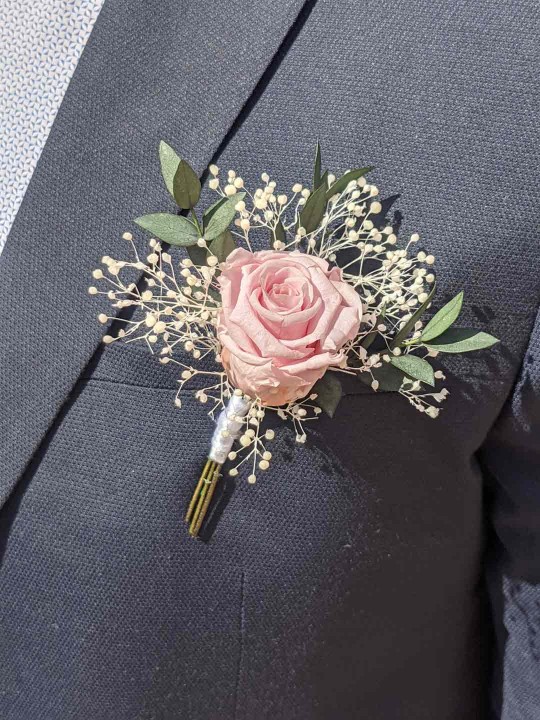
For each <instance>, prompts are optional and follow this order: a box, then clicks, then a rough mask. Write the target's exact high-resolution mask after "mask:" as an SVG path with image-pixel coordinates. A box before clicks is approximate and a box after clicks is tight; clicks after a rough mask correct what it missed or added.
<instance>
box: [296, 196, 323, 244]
mask: <svg viewBox="0 0 540 720" xmlns="http://www.w3.org/2000/svg"><path fill="white" fill-rule="evenodd" d="M326 202H327V200H326V185H320V186H319V187H318V188H317V190H315V192H313V193H311V195H310V196H309V197H308V199H307V202H306V204H305V205H304V207H303V208H302V211H301V213H300V225H301V226H302V227H303V228H304V229H305V231H306V233H307V234H308V235H309V233H312V232H313V231H314V230H316V229H317V227H318V226H319V224H320V222H321V220H322V219H323V217H324V213H325V211H326Z"/></svg>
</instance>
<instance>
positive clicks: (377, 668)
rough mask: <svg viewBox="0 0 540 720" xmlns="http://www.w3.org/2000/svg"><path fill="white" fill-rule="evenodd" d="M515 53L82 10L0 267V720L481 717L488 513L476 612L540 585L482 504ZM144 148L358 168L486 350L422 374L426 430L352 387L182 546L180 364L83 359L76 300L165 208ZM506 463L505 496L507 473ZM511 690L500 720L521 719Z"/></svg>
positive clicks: (232, 21) (520, 77)
mask: <svg viewBox="0 0 540 720" xmlns="http://www.w3.org/2000/svg"><path fill="white" fill-rule="evenodd" d="M299 12H301V15H300V17H299V18H298V13H299ZM287 32H289V35H288V36H287V38H286V40H285V44H284V45H282V46H281V48H280V49H278V48H279V46H280V43H281V42H282V40H283V39H284V38H285V37H286V34H287ZM537 32H538V23H537V8H536V6H535V3H533V2H529V0H523V1H522V2H519V3H517V4H513V5H512V6H511V7H510V6H508V5H503V4H502V3H498V2H488V1H487V0H483V1H482V2H481V3H474V4H473V3H468V2H457V3H456V2H442V3H430V2H427V0H426V1H425V2H424V1H422V2H417V3H414V4H411V3H404V2H397V3H396V2H387V1H386V0H384V1H383V2H379V3H377V4H372V3H364V4H361V5H359V4H358V3H356V2H353V0H340V1H339V2H334V1H331V0H319V1H318V2H316V3H313V2H310V3H308V4H306V5H305V6H304V9H303V10H301V3H300V2H296V3H291V2H285V1H283V2H277V3H276V2H274V3H272V4H269V3H262V2H255V3H242V2H239V1H232V0H227V2H220V3H215V4H212V9H211V11H210V10H209V7H208V4H207V3H203V2H200V3H199V2H194V3H193V2H192V3H173V2H162V3H159V4H156V5H153V4H152V6H150V5H149V4H147V3H143V2H138V1H137V2H133V0H131V2H127V0H114V1H113V0H109V1H108V2H107V1H106V2H105V5H104V9H103V10H102V13H101V15H100V17H99V19H98V22H97V24H96V27H95V30H94V32H93V33H92V36H91V38H90V42H89V45H88V47H87V50H86V51H85V53H84V55H83V58H82V60H81V64H80V65H79V68H78V70H77V73H76V75H75V77H74V80H73V82H72V85H71V87H70V89H69V91H68V94H67V96H66V99H65V101H64V104H63V105H62V108H61V111H60V113H59V116H58V119H57V121H56V123H55V126H54V128H53V133H52V134H51V136H50V138H49V142H48V144H47V147H46V149H45V152H44V154H43V156H42V159H41V161H40V163H39V166H38V168H37V171H36V174H35V176H34V178H33V180H32V183H31V186H30V190H29V194H27V197H26V198H25V201H24V203H23V205H22V207H21V210H20V212H19V215H18V217H17V220H16V223H15V225H14V228H13V231H12V233H11V236H10V238H9V240H8V243H7V246H6V249H5V252H4V256H3V258H2V262H1V263H0V303H1V306H2V308H6V310H5V312H4V313H3V314H2V317H0V331H1V333H2V338H3V340H4V342H3V343H2V345H1V347H0V353H1V356H0V372H1V375H0V388H1V392H2V404H3V406H4V407H5V408H6V412H5V413H4V414H3V415H2V419H1V421H0V422H2V427H1V430H2V437H3V438H5V439H6V442H5V443H4V444H3V447H2V453H1V455H0V463H1V468H2V476H1V478H0V480H1V485H2V488H3V497H4V499H5V500H6V502H5V505H4V508H3V510H2V513H1V515H0V538H1V548H2V563H1V568H0V634H1V637H2V642H1V643H0V668H1V672H0V716H1V717H2V718H5V719H6V720H23V719H25V720H26V718H32V719H34V718H36V719H39V718H43V719H45V718H46V719H47V720H72V719H73V720H86V719H87V718H92V720H109V719H112V718H114V719H115V720H133V719H134V718H138V719H139V718H140V719H144V720H150V718H155V719H156V720H157V719H158V718H159V719H160V720H162V719H163V720H172V719H173V718H190V720H191V719H193V720H199V719H200V720H214V718H220V719H221V718H231V719H233V718H234V719H235V720H252V719H253V718H283V719H284V720H294V719H296V718H298V719H301V720H317V719H318V718H321V719H323V720H330V719H332V720H334V718H347V719H348V718H369V720H396V719H399V720H400V719H403V720H408V719H409V718H410V719H411V720H435V719H436V720H478V719H479V718H483V717H488V716H491V717H500V716H501V712H502V711H501V708H500V707H499V701H500V697H499V696H500V692H499V690H500V688H499V687H497V686H495V687H494V688H493V693H492V698H491V702H490V701H489V700H488V687H489V684H490V675H491V670H492V666H493V661H494V660H495V662H498V663H500V662H502V659H503V657H502V656H503V653H504V633H502V632H499V637H502V638H503V642H502V643H501V644H500V645H498V646H497V647H498V648H499V654H498V655H497V656H496V657H495V658H494V656H493V655H492V652H491V651H492V647H491V640H490V624H491V616H490V612H489V608H488V604H487V595H486V587H485V582H484V578H483V568H484V552H485V549H486V547H485V541H486V538H487V531H488V528H490V527H491V524H492V523H491V519H492V517H493V518H494V519H495V524H494V531H496V532H497V533H498V538H499V545H495V544H491V545H490V555H489V560H490V570H491V573H492V574H491V577H492V578H494V580H493V584H492V586H491V589H492V597H495V595H496V591H497V589H500V587H501V583H502V575H503V572H506V573H509V574H512V573H513V574H514V575H515V574H520V575H521V576H522V577H523V579H524V580H525V581H526V582H527V581H528V582H529V583H531V587H532V583H534V582H536V581H537V579H535V578H533V574H534V571H536V570H537V567H538V565H537V562H535V558H534V557H530V558H528V560H529V562H528V563H527V564H525V563H524V562H522V563H517V562H516V563H512V564H509V563H508V561H507V560H505V559H507V558H508V556H509V555H510V556H514V559H517V556H518V555H519V557H520V558H521V559H522V560H524V559H525V558H523V555H524V551H523V548H522V547H521V546H519V543H518V544H516V543H515V542H514V541H513V540H512V537H511V535H509V534H508V532H507V529H508V527H510V526H511V525H512V521H513V520H515V521H516V522H517V521H518V519H519V520H521V519H522V518H523V517H524V516H523V514H522V513H523V510H524V508H523V504H524V502H526V500H524V499H523V497H518V501H517V503H516V504H513V505H511V506H510V507H506V508H505V506H504V503H502V505H501V501H502V499H503V497H504V495H503V493H504V491H505V489H506V488H508V487H510V488H518V487H519V486H520V482H522V481H523V482H524V483H525V484H526V485H527V486H528V487H529V486H530V485H531V484H532V485H533V487H534V483H535V482H537V480H538V467H539V464H538V458H537V457H536V454H535V452H534V446H533V443H531V442H530V437H531V436H530V435H529V434H528V432H529V431H528V430H527V429H526V428H525V427H524V425H523V422H525V421H523V415H524V408H526V409H527V414H529V415H530V416H531V417H537V413H538V409H537V408H538V393H537V390H538V385H537V383H538V380H537V378H538V377H540V373H539V372H538V363H537V360H536V356H535V355H534V347H535V345H534V338H535V335H534V333H533V334H531V331H532V329H533V326H534V321H535V317H536V312H537V306H538V300H539V297H538V296H539V288H538V241H537V234H536V218H537V215H538V200H539V198H538V195H539V190H538V185H537V182H536V176H537V168H538V166H539V158H538V117H537V114H536V107H535V105H534V103H535V99H534V90H535V80H534V72H533V71H534V63H535V62H537V59H538V58H537V46H536V37H537ZM276 51H277V54H276ZM231 126H232V128H231ZM228 131H229V132H228ZM161 137H163V138H164V139H166V140H167V141H169V142H170V143H171V144H173V145H174V146H175V147H177V148H178V150H179V151H180V152H181V153H182V154H183V155H184V156H185V157H186V158H188V159H190V160H191V161H192V162H193V163H194V164H195V165H196V167H197V168H198V169H199V170H202V168H203V166H204V164H205V163H206V162H208V161H209V160H210V159H211V157H212V155H213V154H214V153H215V152H216V150H217V157H215V158H214V159H215V160H216V162H217V163H218V164H219V165H220V166H222V167H224V168H225V169H227V168H229V167H234V168H235V169H238V170H239V171H240V172H241V174H242V176H243V177H244V179H245V181H246V183H249V184H254V183H255V182H256V181H257V177H258V174H259V173H260V172H261V171H262V170H267V171H268V172H270V173H271V174H272V175H273V176H275V177H276V179H279V180H280V181H282V182H283V185H284V187H287V186H288V185H290V184H292V182H294V181H295V180H304V179H307V178H308V177H309V173H310V168H311V162H312V152H313V146H314V141H315V139H316V137H319V138H320V140H321V143H322V146H323V150H324V154H325V160H326V162H328V164H330V165H331V166H332V168H334V169H335V170H336V171H342V170H345V169H347V168H348V167H350V166H352V165H353V164H355V165H356V164H365V163H367V162H370V163H373V164H374V165H376V167H377V170H376V171H375V173H374V175H373V179H374V181H375V182H376V183H377V185H379V187H381V189H383V190H384V192H385V194H388V195H390V194H393V193H401V198H400V200H399V204H398V206H397V207H398V210H399V215H398V216H396V217H395V220H396V221H397V222H398V223H401V230H402V233H403V234H405V235H406V234H407V233H410V232H412V231H415V230H418V231H419V232H420V234H421V235H422V237H423V238H424V236H425V244H426V247H428V248H429V249H430V250H431V251H433V252H434V253H435V255H436V256H437V259H438V265H437V268H438V274H439V289H440V294H439V298H440V301H441V302H443V301H444V300H446V299H449V298H450V297H451V296H452V295H453V294H455V293H456V292H457V291H458V290H459V289H460V288H462V287H464V288H465V293H466V309H465V310H464V315H463V324H466V325H476V326H481V327H482V328H484V329H486V330H487V331H489V332H492V333H494V334H495V335H497V336H498V337H500V338H501V339H502V344H501V346H499V347H498V348H497V350H496V351H493V352H491V353H483V354H470V355H467V356H463V357H448V358H445V365H446V367H447V368H448V375H449V387H450V390H451V397H450V399H449V401H448V402H447V405H446V407H445V410H444V413H443V414H442V416H441V418H440V419H439V420H437V421H431V420H429V419H428V418H426V417H424V416H422V415H420V414H419V413H417V412H415V411H414V410H413V409H412V408H409V407H408V406H407V404H406V403H404V402H403V400H402V399H401V398H399V397H396V396H395V395H394V394H391V393H379V394H376V393H365V392H362V393H361V392H357V391H356V390H355V389H354V388H353V389H351V390H350V392H348V394H347V396H346V397H345V398H344V400H343V402H342V404H341V405H340V408H339V411H338V413H337V415H336V417H335V418H334V419H333V420H329V419H326V418H323V419H321V420H320V422H319V423H318V425H317V427H315V428H313V432H312V434H311V435H310V438H309V442H308V443H307V445H306V446H303V447H299V446H298V445H295V443H294V441H293V440H294V439H293V435H292V433H291V432H290V431H289V432H285V433H283V434H282V435H281V436H280V439H279V441H278V442H277V443H276V445H275V447H274V448H273V451H274V459H275V463H274V464H273V467H272V470H271V473H269V474H268V475H266V476H264V477H262V478H260V479H259V481H258V483H257V484H256V485H255V486H254V487H251V486H248V485H247V484H243V483H238V484H237V487H236V488H235V490H234V492H233V493H231V494H230V497H228V503H227V504H222V506H221V510H222V513H221V516H220V517H219V518H217V519H218V522H216V523H215V524H214V526H213V530H214V532H213V534H212V535H211V538H210V539H209V540H208V542H206V543H203V542H201V543H197V542H193V541H192V540H190V539H189V538H188V537H187V536H186V533H185V529H184V527H183V526H182V522H181V517H182V513H183V510H184V508H185V505H186V503H187V501H188V498H189V495H190V492H191V490H192V487H193V482H194V481H195V478H196V476H197V473H198V472H199V471H200V462H201V460H202V459H203V457H204V455H205V453H206V450H207V442H208V438H209V436H210V433H211V429H212V427H211V422H210V420H209V419H208V417H207V416H206V415H205V412H204V407H202V406H200V405H197V404H195V402H193V403H187V406H186V407H185V408H184V410H183V411H182V412H179V411H178V410H176V409H175V408H174V406H173V404H172V399H173V394H174V387H175V379H176V378H175V374H174V370H173V369H172V368H171V367H170V366H161V365H159V364H158V363H157V362H156V361H155V360H154V359H153V358H151V357H150V356H148V355H147V353H146V352H144V351H143V350H142V349H137V348H136V347H133V346H129V347H126V346H123V347H122V346H116V345H115V346H109V347H106V348H105V349H103V348H101V349H100V350H99V351H98V352H97V353H95V354H94V351H95V349H96V347H97V342H98V336H99V333H100V332H101V331H102V328H100V327H98V326H96V325H94V324H93V323H94V317H95V315H96V314H97V313H98V312H99V310H100V309H101V308H99V307H97V305H98V304H97V303H96V300H95V299H92V298H88V297H87V296H86V295H85V288H86V285H87V283H88V279H89V273H90V271H91V269H92V268H93V267H95V266H96V264H97V262H98V261H99V258H100V257H101V255H103V254H110V255H113V256H114V255H119V254H120V253H121V252H122V245H121V244H120V240H117V239H116V238H117V237H118V238H119V236H120V234H121V232H122V231H123V230H124V229H126V227H127V226H126V223H127V222H128V221H129V218H131V217H134V216H135V215H139V214H141V213H142V212H146V211H152V210H157V209H164V210H168V209H171V205H170V201H169V200H168V199H167V194H166V192H165V191H164V190H162V188H161V185H160V179H159V168H158V166H157V164H156V163H155V160H154V158H155V150H156V145H157V141H158V140H159V139H160V138H161ZM131 229H132V228H131ZM138 238H139V239H140V240H141V241H143V238H142V236H141V235H138ZM23 259H24V262H22V260H23ZM21 288H25V296H24V297H25V300H24V304H21V302H20V294H19V293H20V289H21ZM23 328H24V333H23V332H22V329H23ZM529 342H531V345H530V346H529ZM528 347H529V354H528V355H526V351H527V348H528ZM531 348H532V350H531ZM531 356H532V357H533V360H532V361H530V357H531ZM527 358H528V359H527ZM524 359H527V360H526V364H525V365H523V361H524ZM523 377H534V378H536V380H534V381H527V382H522V381H521V380H520V378H523ZM516 381H517V382H516ZM531 408H534V409H532V410H531ZM55 413H58V414H57V416H56V418H55V417H54V416H55ZM531 413H532V415H531ZM509 424H510V425H511V428H510V427H509ZM525 440H527V441H528V444H529V447H530V454H529V455H528V456H527V457H528V463H527V468H531V469H530V470H527V472H528V473H529V474H527V475H524V473H523V470H522V469H521V468H515V467H514V466H513V464H512V463H511V462H503V460H505V459H506V460H507V459H508V458H509V457H510V458H511V457H512V456H514V455H515V456H518V455H519V448H520V447H521V446H522V444H523V443H524V442H525ZM479 451H481V452H479ZM501 452H502V454H503V460H501V455H499V454H498V453H501ZM28 463H29V464H28ZM532 468H534V469H532ZM501 472H502V475H501ZM224 490H225V487H224ZM488 490H489V496H488V495H487V491H488ZM225 495H226V496H227V492H225ZM486 497H489V498H490V499H491V504H487V503H486ZM225 499H227V497H226V498H225ZM492 508H493V515H492V516H490V517H488V518H487V522H485V520H486V517H485V516H486V515H487V513H488V511H489V510H491V509H492ZM505 509H506V514H505V513H504V512H502V510H505ZM524 522H526V519H525V521H524ZM526 531H527V533H529V534H530V537H531V538H533V542H534V543H536V542H537V541H538V532H539V531H538V527H537V526H535V525H534V524H531V523H529V522H526ZM509 537H510V539H509ZM528 547H530V546H528ZM536 547H537V546H536ZM517 568H519V570H518V569H517ZM525 576H527V577H525ZM533 590H534V588H533ZM509 617H510V616H509V615H508V616H507V618H506V620H507V627H508V632H509V633H510V635H512V632H513V629H512V623H511V622H510V621H509V619H508V618H509ZM502 619H503V615H502V613H501V614H499V615H496V616H495V618H494V620H495V624H496V625H498V629H499V630H501V623H502ZM518 639H519V632H518V635H517V636H514V639H513V641H512V643H508V647H510V646H512V647H515V645H516V643H518ZM517 666H518V665H516V664H515V663H513V662H512V663H509V664H508V667H509V668H510V671H509V674H508V675H507V678H508V682H512V679H511V668H515V667H517ZM519 667H523V666H522V665H519ZM529 672H530V673H531V675H530V676H531V677H534V674H535V672H537V670H535V667H534V666H533V665H532V664H529V665H528V669H527V673H529ZM524 686H525V687H526V685H525V682H524ZM515 687H516V688H518V686H517V685H516V686H515ZM521 687H522V686H521V685H520V686H519V688H520V689H519V690H516V692H522V690H521ZM506 694H507V696H508V697H512V700H511V701H509V703H508V705H507V708H505V710H504V713H505V714H504V715H503V717H504V718H505V720H517V719H518V718H520V719H521V717H527V715H526V714H524V713H525V712H530V711H534V710H535V708H536V705H535V703H534V702H533V703H532V704H531V703H529V704H527V702H528V701H527V702H526V701H524V700H523V701H521V705H520V704H519V703H518V704H516V702H515V701H514V698H513V694H512V691H509V690H508V688H506ZM515 708H518V709H515ZM524 708H526V709H524ZM531 708H532V710H531ZM520 712H521V713H522V714H521V715H520V714H519V713H520ZM532 717H533V715H531V718H532Z"/></svg>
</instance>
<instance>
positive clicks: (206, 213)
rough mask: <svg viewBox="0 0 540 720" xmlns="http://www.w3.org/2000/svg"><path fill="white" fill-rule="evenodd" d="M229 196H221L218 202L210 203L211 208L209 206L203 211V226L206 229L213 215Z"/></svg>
mask: <svg viewBox="0 0 540 720" xmlns="http://www.w3.org/2000/svg"><path fill="white" fill-rule="evenodd" d="M228 199H229V198H228V197H227V196H226V195H225V196H224V197H220V198H219V200H216V202H215V203H214V204H213V205H210V207H209V208H207V209H206V210H205V211H204V213H203V228H204V229H206V228H207V226H208V223H209V222H210V220H211V219H212V217H213V215H215V213H216V211H217V210H219V208H220V207H221V206H222V205H224V204H225V203H226V202H227V200H228Z"/></svg>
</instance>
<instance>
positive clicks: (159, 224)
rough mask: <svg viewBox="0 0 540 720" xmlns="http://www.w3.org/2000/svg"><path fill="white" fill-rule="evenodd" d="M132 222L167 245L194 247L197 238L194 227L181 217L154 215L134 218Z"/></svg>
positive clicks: (162, 214) (166, 214)
mask: <svg viewBox="0 0 540 720" xmlns="http://www.w3.org/2000/svg"><path fill="white" fill-rule="evenodd" d="M134 222H136V223H137V225H139V227H142V228H143V229H144V230H147V231H148V232H149V233H150V234H151V235H154V237H157V238H159V239H160V240H163V241H164V242H166V243H168V244H169V245H183V246H184V247H187V246H188V245H195V244H196V243H197V239H198V237H199V234H198V232H197V228H196V227H195V225H194V224H193V223H192V222H190V221H189V220H188V219H187V218H185V217H182V215H171V214H169V213H154V214H153V215H142V216H141V217H138V218H135V221H134Z"/></svg>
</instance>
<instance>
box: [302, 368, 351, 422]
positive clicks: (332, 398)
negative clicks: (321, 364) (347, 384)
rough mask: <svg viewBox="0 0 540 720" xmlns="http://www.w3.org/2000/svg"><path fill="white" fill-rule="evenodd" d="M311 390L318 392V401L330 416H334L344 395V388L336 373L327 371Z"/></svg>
mask: <svg viewBox="0 0 540 720" xmlns="http://www.w3.org/2000/svg"><path fill="white" fill-rule="evenodd" d="M311 392H313V393H317V400H316V403H317V405H318V406H319V407H320V408H322V410H324V412H325V413H326V414H327V415H328V417H331V418H332V417H334V413H335V412H336V408H337V406H338V405H339V401H340V400H341V398H342V397H343V388H342V387H341V383H340V382H339V380H338V378H337V377H336V374H335V373H334V372H330V371H328V372H326V373H325V374H324V375H323V377H322V378H321V379H320V380H317V382H316V383H315V385H314V386H313V388H312V390H311ZM310 394H311V393H310Z"/></svg>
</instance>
